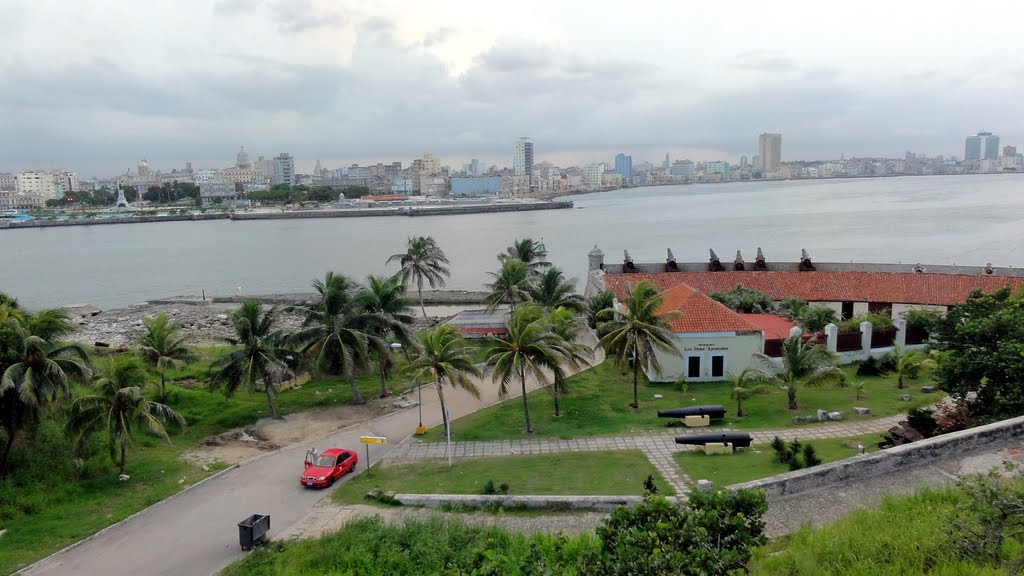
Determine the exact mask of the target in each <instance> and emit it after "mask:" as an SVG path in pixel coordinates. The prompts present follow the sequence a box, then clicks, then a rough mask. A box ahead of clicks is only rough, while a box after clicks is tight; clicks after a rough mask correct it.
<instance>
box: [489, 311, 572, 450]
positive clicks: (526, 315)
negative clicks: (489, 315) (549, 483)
mask: <svg viewBox="0 0 1024 576" xmlns="http://www.w3.org/2000/svg"><path fill="white" fill-rule="evenodd" d="M505 330H506V331H507V332H508V334H507V336H506V337H505V338H504V339H501V338H494V337H490V338H488V339H487V343H488V345H489V348H488V350H487V356H486V358H487V365H488V366H489V367H490V368H491V369H492V370H493V372H492V374H491V376H492V378H493V379H494V380H495V381H496V382H498V383H499V388H498V396H499V397H502V398H504V397H506V396H508V385H509V383H511V382H512V381H513V379H515V380H519V385H520V388H521V391H522V394H523V416H524V417H525V419H526V432H527V433H528V434H532V433H533V426H532V425H531V423H530V404H529V402H528V401H527V396H526V375H527V374H530V375H532V376H533V377H534V378H536V379H537V381H538V382H540V384H541V385H542V386H546V385H547V375H546V374H545V373H544V370H545V369H547V370H550V371H551V372H552V373H554V375H555V377H556V378H557V377H560V376H562V375H563V374H561V373H562V366H561V360H562V358H564V357H565V356H566V355H567V354H566V352H565V350H564V346H563V341H562V339H561V338H559V337H558V336H557V335H556V334H555V333H554V332H553V331H552V330H551V327H550V325H548V323H547V322H546V321H545V319H544V314H543V311H542V310H541V309H540V308H539V307H537V306H532V305H527V306H521V307H520V308H519V309H518V310H516V311H515V312H512V314H511V315H510V316H509V319H508V320H507V321H506V322H505Z"/></svg>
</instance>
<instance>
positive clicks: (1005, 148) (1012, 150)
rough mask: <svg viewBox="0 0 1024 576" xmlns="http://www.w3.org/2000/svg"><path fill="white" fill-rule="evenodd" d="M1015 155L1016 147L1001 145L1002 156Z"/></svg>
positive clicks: (1010, 156)
mask: <svg viewBox="0 0 1024 576" xmlns="http://www.w3.org/2000/svg"><path fill="white" fill-rule="evenodd" d="M1016 155H1017V147H1016V146H1003V156H1005V157H1007V158H1013V157H1014V156H1016Z"/></svg>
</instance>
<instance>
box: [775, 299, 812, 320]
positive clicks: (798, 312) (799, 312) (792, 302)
mask: <svg viewBox="0 0 1024 576" xmlns="http://www.w3.org/2000/svg"><path fill="white" fill-rule="evenodd" d="M808 310H810V305H809V304H808V303H807V301H806V300H801V299H800V298H786V299H785V300H783V301H782V302H780V303H779V307H778V311H779V313H780V314H782V315H783V316H785V317H786V318H789V319H790V320H793V321H794V322H795V321H797V320H799V319H801V318H803V317H804V315H805V314H807V312H808Z"/></svg>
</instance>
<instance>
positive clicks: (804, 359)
mask: <svg viewBox="0 0 1024 576" xmlns="http://www.w3.org/2000/svg"><path fill="white" fill-rule="evenodd" d="M754 357H755V358H757V359H758V360H759V361H760V362H761V364H762V365H763V368H759V369H757V372H758V374H759V375H760V376H761V377H762V378H764V380H765V381H766V382H767V383H769V384H776V385H778V386H783V387H785V388H786V394H787V397H788V400H789V409H790V410H796V409H797V405H796V389H797V386H799V385H801V384H802V385H804V386H809V387H814V386H822V385H824V384H829V383H837V384H838V383H842V382H843V381H844V380H845V378H846V377H845V375H844V374H843V371H842V370H840V369H839V368H838V367H837V366H836V356H835V354H833V353H832V352H830V351H829V350H828V349H827V348H825V347H824V346H821V345H820V344H815V343H814V342H813V340H808V341H807V342H803V343H801V338H800V336H791V337H789V338H787V339H786V340H784V341H783V342H782V368H781V369H780V368H778V367H776V365H775V364H774V363H773V362H772V359H771V358H770V357H768V356H765V355H764V354H761V353H757V354H754Z"/></svg>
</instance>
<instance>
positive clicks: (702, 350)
mask: <svg viewBox="0 0 1024 576" xmlns="http://www.w3.org/2000/svg"><path fill="white" fill-rule="evenodd" d="M675 337H676V346H677V348H678V350H679V352H680V355H679V356H673V355H670V354H665V353H663V352H656V356H657V358H658V362H659V364H660V365H661V372H660V373H659V374H652V372H651V370H650V368H649V367H648V368H647V369H645V370H644V372H645V373H646V374H647V378H648V379H650V380H651V381H653V382H677V381H679V380H681V379H683V377H684V375H685V376H686V381H687V382H718V381H722V380H725V379H726V378H727V376H728V373H729V372H730V371H731V372H735V373H739V372H740V371H742V370H743V369H744V368H747V367H748V366H751V365H752V363H753V355H754V353H756V352H761V351H763V350H764V340H763V336H762V334H761V333H760V332H757V333H754V334H736V333H735V332H716V333H705V334H676V335H675ZM712 356H724V366H723V370H722V375H721V376H712V374H711V367H712ZM691 357H699V358H700V375H699V376H697V377H690V376H689V375H686V368H687V366H688V365H689V362H690V360H689V359H690V358H691Z"/></svg>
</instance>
